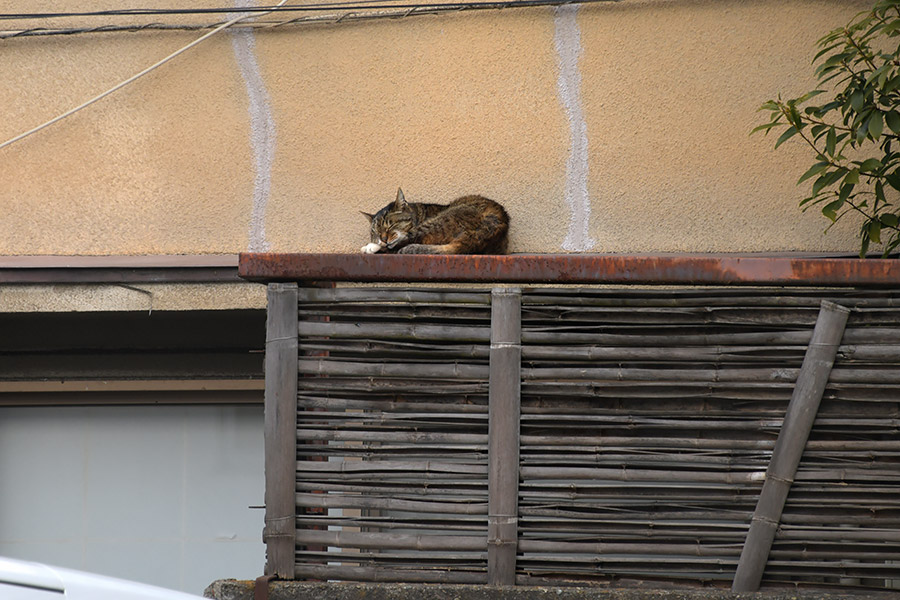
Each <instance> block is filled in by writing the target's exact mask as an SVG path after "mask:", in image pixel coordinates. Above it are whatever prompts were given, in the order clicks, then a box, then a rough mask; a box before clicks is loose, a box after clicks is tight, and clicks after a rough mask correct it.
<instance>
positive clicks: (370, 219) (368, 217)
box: [359, 211, 375, 223]
mask: <svg viewBox="0 0 900 600" xmlns="http://www.w3.org/2000/svg"><path fill="white" fill-rule="evenodd" d="M359 214H361V215H363V216H364V217H365V218H367V219H368V220H369V223H371V222H372V220H373V219H374V218H375V215H370V214H369V213H367V212H363V211H359Z"/></svg>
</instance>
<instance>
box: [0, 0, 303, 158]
mask: <svg viewBox="0 0 900 600" xmlns="http://www.w3.org/2000/svg"><path fill="white" fill-rule="evenodd" d="M285 2H287V0H281V2H279V3H278V4H276V5H275V8H278V7H280V6H282V5H283V4H284V3H285ZM275 8H273V9H272V10H271V11H267V12H262V13H247V14H244V15H240V16H237V17H235V18H233V19H231V20H230V21H228V22H226V23H222V24H221V25H219V26H218V27H216V28H215V29H213V30H212V31H209V32H207V33H205V34H203V35H202V36H200V37H199V38H197V39H196V40H194V41H193V42H191V43H190V44H188V45H187V46H184V47H183V48H180V49H179V50H176V51H175V52H173V53H172V54H170V55H168V56H167V57H165V58H164V59H162V60H160V61H158V62H156V63H154V64H152V65H150V66H149V67H147V68H146V69H144V70H143V71H141V72H140V73H137V74H136V75H132V76H131V77H129V78H128V79H126V80H125V81H123V82H121V83H119V84H117V85H115V86H113V87H111V88H109V89H108V90H106V91H105V92H103V93H102V94H99V95H97V96H94V97H93V98H91V99H90V100H88V101H87V102H85V103H83V104H80V105H78V106H76V107H75V108H73V109H71V110H68V111H66V112H64V113H63V114H61V115H59V116H57V117H54V118H52V119H50V120H49V121H47V122H46V123H43V124H41V125H38V126H37V127H35V128H34V129H30V130H28V131H26V132H25V133H20V134H19V135H17V136H16V137H14V138H12V139H9V140H6V141H5V142H3V143H2V144H0V150H2V149H3V148H6V147H7V146H9V145H10V144H14V143H16V142H18V141H19V140H22V139H24V138H26V137H28V136H29V135H32V134H34V133H37V132H38V131H41V130H42V129H45V128H47V127H50V126H51V125H53V124H54V123H58V122H59V121H62V120H63V119H65V118H66V117H70V116H72V115H74V114H75V113H77V112H78V111H79V110H81V109H83V108H87V107H88V106H90V105H91V104H94V103H95V102H98V101H100V100H102V99H103V98H106V97H107V96H109V95H110V94H112V93H113V92H117V91H119V90H120V89H122V88H123V87H125V86H126V85H128V84H129V83H132V82H134V81H136V80H138V79H140V78H141V77H143V76H144V75H146V74H147V73H149V72H151V71H153V70H154V69H156V68H158V67H161V66H162V65H164V64H166V63H167V62H169V61H170V60H172V59H173V58H175V57H176V56H178V55H179V54H182V53H183V52H187V51H188V50H190V49H191V48H193V47H194V46H196V45H197V44H199V43H200V42H202V41H204V40H205V39H207V38H209V37H212V36H214V35H215V34H217V33H219V32H220V31H222V30H223V29H227V28H229V27H231V26H232V25H234V24H235V23H239V22H241V21H243V20H244V19H247V18H250V17H261V16H263V15H267V14H269V13H271V12H274V10H275Z"/></svg>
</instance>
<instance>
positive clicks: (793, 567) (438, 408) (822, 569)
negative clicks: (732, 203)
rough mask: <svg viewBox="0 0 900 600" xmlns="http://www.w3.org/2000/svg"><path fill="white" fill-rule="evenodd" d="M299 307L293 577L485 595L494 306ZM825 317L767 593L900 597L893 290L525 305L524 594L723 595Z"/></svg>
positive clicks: (463, 301)
mask: <svg viewBox="0 0 900 600" xmlns="http://www.w3.org/2000/svg"><path fill="white" fill-rule="evenodd" d="M299 298H300V300H299V304H298V315H299V320H298V333H299V348H300V358H299V360H298V365H297V373H298V376H299V378H298V381H297V388H298V394H297V406H298V409H299V410H298V415H297V443H298V449H297V456H296V458H297V481H296V486H295V492H296V505H297V509H298V515H297V517H298V518H297V520H296V526H297V533H296V536H297V547H296V555H295V561H296V563H295V576H297V577H308V578H316V579H346V580H362V581H409V582H414V581H423V582H457V583H486V582H487V546H486V540H487V538H488V481H487V473H488V445H489V437H488V377H489V363H488V361H489V357H490V339H491V290H490V289H489V288H488V287H483V288H478V289H474V288H473V289H462V288H460V289H457V288H446V289H442V288H420V289H408V288H402V287H390V288H377V287H368V286H363V287H340V288H330V289H329V288H301V289H300V290H299ZM822 300H829V301H832V302H837V303H839V304H841V305H843V306H846V307H849V308H851V309H852V312H851V314H850V317H849V320H848V323H847V328H846V331H845V332H844V336H843V338H842V341H841V344H840V346H839V347H838V351H837V357H836V360H835V365H834V370H833V372H832V376H831V378H830V379H829V381H828V384H827V386H826V387H825V390H824V395H823V399H822V404H821V407H820V414H819V418H818V419H817V420H816V422H815V425H814V427H813V429H812V431H811V433H810V439H809V441H808V443H807V445H806V448H805V451H804V454H803V460H802V461H801V462H800V465H799V468H798V470H797V474H796V476H795V481H794V483H793V485H792V487H791V493H790V495H789V496H788V498H787V500H786V502H785V506H784V511H783V514H782V516H781V527H780V528H779V530H778V533H777V535H776V537H775V539H774V541H773V544H772V549H771V554H770V560H769V562H768V564H767V566H766V571H765V572H764V574H763V580H762V581H763V585H764V586H766V585H775V584H782V583H791V584H794V585H832V586H841V585H843V586H851V587H853V586H863V587H865V586H868V587H872V588H879V587H881V588H884V587H888V586H890V585H895V584H894V583H892V582H895V581H900V557H898V554H900V551H898V550H897V548H898V547H900V403H898V399H900V294H897V293H895V292H893V291H890V290H830V289H802V290H801V289H790V288H741V289H733V288H715V289H708V288H707V289H703V288H679V289H639V288H622V287H618V288H617V287H611V288H596V287H589V286H582V287H577V288H576V287H573V288H564V289H553V288H542V287H536V288H526V289H524V290H523V293H522V296H521V304H522V308H521V319H522V327H521V342H522V347H521V357H522V358H521V374H522V379H521V382H520V384H521V398H520V401H521V419H520V428H521V431H520V441H519V460H520V465H519V489H518V508H517V511H518V528H517V529H518V549H517V556H516V560H515V565H516V581H517V582H518V583H529V582H532V583H533V582H541V581H544V582H546V581H554V580H558V579H559V578H564V579H567V580H573V579H574V580H581V581H602V582H613V581H622V580H623V579H645V580H652V581H656V582H659V581H668V582H674V583H679V584H687V583H699V582H721V584H722V585H728V584H730V582H731V580H732V578H733V577H734V574H735V569H736V567H737V563H738V557H739V556H740V550H741V547H742V545H743V543H744V540H745V537H746V535H747V531H748V528H749V525H750V517H751V515H752V514H753V511H754V508H755V506H756V503H757V499H758V497H759V493H760V490H761V488H762V481H763V476H764V473H765V471H766V468H767V466H768V463H769V460H770V458H771V454H772V451H773V449H774V445H775V440H776V438H777V436H778V433H779V431H780V429H781V427H782V425H783V420H784V415H785V410H786V408H787V406H788V402H789V400H790V398H791V394H792V391H793V388H794V384H795V382H796V379H797V374H798V373H799V370H800V367H801V364H802V361H803V357H804V354H805V353H806V349H807V345H808V344H809V342H810V339H811V336H812V328H813V324H814V323H815V320H816V315H817V313H818V310H819V306H820V303H821V301H822ZM510 468H515V467H510ZM482 542H485V543H484V544H482ZM848 582H849V583H848ZM854 582H856V583H854Z"/></svg>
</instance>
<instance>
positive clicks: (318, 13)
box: [0, 0, 621, 40]
mask: <svg viewBox="0 0 900 600" xmlns="http://www.w3.org/2000/svg"><path fill="white" fill-rule="evenodd" d="M619 1H621V0H506V1H496V0H493V1H474V2H453V3H408V2H396V1H391V0H387V1H386V0H354V1H352V2H327V3H320V4H309V5H303V6H297V5H290V6H284V7H280V8H274V9H273V8H269V9H268V10H266V11H264V12H263V13H262V14H279V13H313V14H307V15H305V16H298V17H292V18H287V19H281V20H271V19H269V20H263V19H259V18H257V19H255V20H253V21H251V22H245V23H236V24H234V25H233V27H240V28H254V29H255V28H274V27H284V26H288V25H302V24H313V23H338V22H344V21H359V20H371V19H397V18H402V17H407V16H416V15H434V14H439V13H445V12H462V11H469V10H499V9H508V8H528V7H539V6H560V5H565V4H588V3H610V2H619ZM224 10H226V9H183V10H182V9H173V10H150V9H136V10H135V9H133V10H126V11H98V12H91V13H30V14H29V16H28V17H27V18H32V19H33V18H38V17H37V16H35V15H38V14H39V15H41V16H40V18H51V17H63V16H65V17H101V16H126V15H129V16H130V15H143V16H148V15H149V16H160V15H174V14H178V15H182V14H193V13H211V12H212V13H215V12H222V11H224ZM227 10H229V11H230V12H232V13H233V12H235V9H234V8H231V9H227ZM243 11H244V9H243V8H241V12H243ZM326 13H327V14H326ZM22 14H23V15H24V14H25V13H22ZM14 18H25V17H23V16H22V15H11V14H0V20H4V19H10V20H11V19H14ZM222 24H223V21H218V22H215V23H202V24H191V23H161V22H149V23H141V24H127V25H118V24H114V23H106V24H103V25H97V26H82V27H31V28H26V29H15V30H5V31H4V30H0V40H3V39H10V38H17V37H41V36H53V35H77V34H88V33H116V32H139V31H150V30H153V31H199V30H204V29H214V28H216V27H220V26H221V25H222Z"/></svg>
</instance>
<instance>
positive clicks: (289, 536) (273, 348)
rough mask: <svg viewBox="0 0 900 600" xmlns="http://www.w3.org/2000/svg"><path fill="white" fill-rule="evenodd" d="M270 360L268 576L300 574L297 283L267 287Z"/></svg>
mask: <svg viewBox="0 0 900 600" xmlns="http://www.w3.org/2000/svg"><path fill="white" fill-rule="evenodd" d="M267 298H268V310H267V313H266V363H265V375H266V382H265V386H266V387H265V455H266V456H265V470H266V495H265V503H266V517H265V529H264V530H263V541H264V542H265V544H266V557H267V560H266V575H275V576H277V577H280V578H282V579H293V578H294V529H295V519H296V517H295V512H296V507H295V500H294V497H295V488H296V474H297V376H298V375H297V360H298V357H297V335H298V334H297V329H298V327H297V320H298V319H297V314H298V307H297V284H295V283H270V284H269V285H268V290H267Z"/></svg>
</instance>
